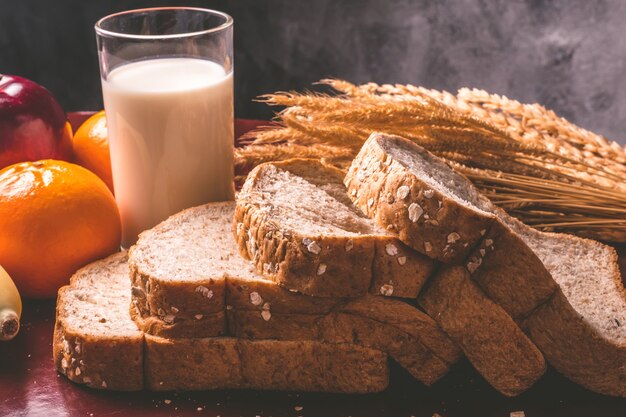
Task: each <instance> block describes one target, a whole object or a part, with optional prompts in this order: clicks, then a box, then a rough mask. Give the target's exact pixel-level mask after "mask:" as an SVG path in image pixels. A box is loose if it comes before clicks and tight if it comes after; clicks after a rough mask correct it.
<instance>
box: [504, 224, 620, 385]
mask: <svg viewBox="0 0 626 417" xmlns="http://www.w3.org/2000/svg"><path fill="white" fill-rule="evenodd" d="M507 221H508V222H509V224H510V225H511V227H512V228H514V229H515V230H516V232H517V233H518V234H519V235H520V236H521V238H522V239H524V241H525V242H526V243H527V244H528V246H529V247H530V248H532V250H533V251H534V252H535V253H536V254H537V255H538V256H539V258H540V259H541V260H542V261H543V263H544V264H545V266H546V268H547V269H548V271H549V272H550V274H551V275H552V277H553V278H554V280H555V282H556V283H557V284H558V286H559V289H558V290H557V291H556V292H555V294H554V295H553V296H552V298H551V299H550V301H549V302H548V303H545V304H543V305H542V306H540V307H539V308H538V309H537V310H535V311H534V312H533V314H532V315H530V317H528V318H527V319H526V320H525V321H524V327H525V328H526V329H527V332H528V334H529V335H530V336H531V337H532V339H533V340H534V341H535V343H536V344H537V346H539V347H540V348H541V350H542V351H543V352H544V354H545V355H546V358H547V359H548V361H549V362H550V364H552V366H554V367H555V368H556V369H557V370H558V371H560V372H561V373H563V374H564V375H565V376H567V377H568V378H570V379H571V380H572V381H574V382H577V383H578V384H580V385H582V386H584V387H586V388H589V389H591V390H593V391H597V392H600V393H603V394H607V395H614V396H621V397H624V396H626V325H625V324H624V323H625V322H626V291H625V290H624V286H623V284H622V277H621V274H620V271H619V266H618V263H617V253H616V252H615V250H614V249H613V248H611V247H608V246H606V245H603V244H601V243H599V242H596V241H593V240H589V239H583V238H580V237H577V236H572V235H567V234H559V233H545V232H540V231H537V230H535V229H532V228H530V227H528V226H526V225H524V224H523V223H521V222H519V221H518V220H516V219H513V218H509V219H507Z"/></svg>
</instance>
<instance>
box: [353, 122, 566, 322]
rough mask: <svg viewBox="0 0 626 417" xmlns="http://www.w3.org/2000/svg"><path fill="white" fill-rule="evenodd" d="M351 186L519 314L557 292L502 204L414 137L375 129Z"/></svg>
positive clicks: (390, 222) (366, 206)
mask: <svg viewBox="0 0 626 417" xmlns="http://www.w3.org/2000/svg"><path fill="white" fill-rule="evenodd" d="M345 183H346V184H347V186H348V189H349V190H350V193H349V195H350V196H352V198H353V199H354V202H355V204H356V205H357V206H359V207H360V208H361V209H362V210H363V211H364V212H365V213H366V214H367V215H368V216H370V217H371V218H373V219H374V220H375V221H376V222H377V223H379V224H380V225H382V226H384V227H386V228H388V229H389V230H391V231H393V232H394V233H395V234H397V236H398V237H399V238H400V240H402V241H403V242H404V243H406V244H407V245H409V246H410V247H412V248H413V249H415V250H417V251H420V252H422V253H424V254H426V255H428V256H431V257H433V258H434V259H439V260H441V261H443V262H449V263H461V262H464V263H465V264H466V266H467V268H468V269H469V270H470V272H472V275H473V278H474V279H475V280H476V281H477V282H479V283H480V285H481V287H482V288H483V289H484V290H485V291H486V292H487V294H489V296H490V297H492V298H494V295H496V294H497V297H496V300H497V301H498V303H499V304H500V305H501V306H502V307H503V308H504V309H505V310H506V311H507V312H509V314H511V316H512V317H513V318H516V319H519V318H523V317H526V316H527V315H528V314H530V312H532V311H533V310H534V309H535V308H536V307H537V306H538V305H540V304H542V303H544V302H546V301H547V300H548V299H549V298H550V297H551V296H552V294H553V293H554V291H555V289H556V285H555V283H554V281H553V280H552V278H551V277H550V274H549V273H548V271H547V270H546V268H545V266H544V265H543V263H542V262H541V260H540V259H539V258H538V257H537V255H536V254H535V253H533V251H532V250H530V248H529V247H528V245H527V244H526V243H525V242H524V241H523V240H522V239H521V238H520V236H519V235H518V234H516V233H515V232H513V231H512V230H511V228H510V227H509V226H508V225H507V224H505V223H504V222H503V221H502V219H501V217H500V215H499V214H496V213H495V211H496V210H497V208H496V207H495V206H494V205H493V204H492V203H491V202H490V201H489V200H488V199H487V198H485V197H484V196H483V195H482V194H480V193H479V192H478V190H477V189H476V188H475V187H474V186H473V185H472V184H471V182H470V181H469V180H468V179H467V178H465V177H464V176H463V175H461V174H459V173H457V172H456V171H454V170H453V169H451V168H450V167H449V166H448V165H446V164H445V163H444V162H443V161H442V160H440V159H439V158H437V157H435V156H434V155H432V154H431V153H429V152H428V151H426V150H425V149H424V148H422V147H420V146H418V145H416V144H414V143H413V142H411V141H408V140H405V139H403V138H399V137H397V136H389V135H383V134H379V133H373V134H372V135H371V136H370V138H369V139H368V140H367V141H366V143H365V144H364V145H363V147H362V149H361V151H360V152H359V154H358V155H357V157H356V158H355V159H354V161H353V163H352V165H351V167H350V169H349V171H348V174H347V175H346V178H345ZM519 294H524V297H519Z"/></svg>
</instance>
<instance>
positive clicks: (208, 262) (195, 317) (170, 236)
mask: <svg viewBox="0 0 626 417" xmlns="http://www.w3.org/2000/svg"><path fill="white" fill-rule="evenodd" d="M233 206H234V203H233V202H225V203H214V204H209V205H204V206H198V207H194V208H190V209H187V210H183V211H181V212H180V213H177V214H175V215H173V216H171V217H170V218H169V219H167V220H165V221H163V222H161V223H160V224H158V225H157V226H155V227H154V228H152V229H150V230H147V231H145V232H143V233H142V234H141V235H140V236H139V239H138V241H137V244H135V246H133V247H132V248H131V249H130V251H129V261H128V264H129V268H130V277H131V281H132V296H133V297H132V298H133V303H134V304H135V306H136V309H137V312H136V313H133V317H134V318H136V321H137V324H138V325H139V327H140V329H141V330H143V331H145V332H146V333H149V334H153V335H156V336H164V337H212V336H219V335H222V334H224V332H225V331H226V322H225V313H224V311H225V304H224V285H225V284H224V283H225V279H226V276H227V275H235V276H243V277H248V278H252V277H255V276H256V275H257V274H256V273H255V272H254V268H253V267H252V266H251V265H250V263H249V262H247V261H246V260H244V259H241V257H240V256H239V255H238V254H237V251H236V248H235V247H234V243H233V239H232V232H231V226H232V221H231V220H230V219H232V214H233ZM225 219H229V220H228V221H225Z"/></svg>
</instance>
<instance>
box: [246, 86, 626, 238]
mask: <svg viewBox="0 0 626 417" xmlns="http://www.w3.org/2000/svg"><path fill="white" fill-rule="evenodd" d="M320 83H321V84H325V85H328V86H330V87H332V88H334V89H335V90H336V91H337V92H338V94H336V95H329V94H319V93H311V92H305V93H297V92H286V93H276V94H270V95H266V96H263V97H261V99H260V100H261V101H263V102H265V103H267V104H269V105H272V106H286V108H285V109H284V110H282V111H281V112H279V113H278V114H277V118H276V119H277V121H278V122H279V126H275V127H272V128H270V129H265V130H260V131H257V132H252V133H251V134H249V135H247V136H246V139H245V140H246V141H251V142H252V143H253V145H251V146H249V147H247V148H243V149H240V150H238V151H237V159H236V163H237V170H238V172H240V173H241V172H245V171H246V170H247V169H250V168H251V167H252V166H254V165H256V164H258V163H261V162H266V161H274V160H282V159H287V158H292V157H313V158H318V159H325V160H326V161H327V162H329V163H331V164H333V165H336V166H338V167H340V168H342V169H345V168H346V167H347V166H348V165H349V163H350V160H351V158H352V157H353V156H354V155H355V154H356V153H357V152H358V150H359V148H360V147H361V145H362V143H363V142H364V141H365V140H366V139H367V137H368V136H369V135H370V133H371V132H373V131H382V132H385V133H389V134H395V135H399V136H403V137H405V138H407V139H410V140H412V141H414V142H416V143H418V144H420V145H422V146H424V147H426V148H427V149H429V150H430V151H432V152H433V153H435V154H437V155H439V156H441V157H443V158H444V159H446V160H447V161H448V163H450V164H451V165H452V166H453V167H454V168H455V169H457V170H459V171H460V172H462V173H464V174H465V175H467V176H468V178H470V180H472V181H473V182H474V183H475V184H476V185H477V186H478V187H479V188H480V189H481V191H482V192H484V193H485V194H486V195H487V196H488V197H489V198H491V199H492V200H493V201H494V202H495V203H496V204H498V205H500V206H501V207H503V208H504V209H506V210H508V211H509V212H510V213H512V214H513V215H515V216H517V217H519V218H520V219H522V220H523V221H526V222H527V223H529V224H531V225H534V226H535V227H540V228H543V229H546V230H557V231H568V232H573V233H577V234H580V235H583V236H589V237H595V238H603V239H605V240H614V241H626V220H624V219H623V218H624V215H625V213H626V181H625V180H626V164H625V163H624V161H626V150H625V149H624V148H623V147H621V146H619V145H617V144H616V143H614V142H610V141H608V140H607V139H606V138H603V137H601V136H598V135H595V134H593V133H591V132H589V131H586V130H584V129H581V128H579V127H577V126H575V125H573V124H571V123H570V122H568V121H567V120H565V119H562V118H560V117H558V116H557V115H556V114H554V112H551V111H549V110H547V109H545V108H544V107H542V106H539V105H536V104H530V105H528V104H521V103H519V102H517V101H515V100H510V99H508V98H506V97H503V96H497V95H492V94H488V93H486V92H484V91H482V90H469V89H461V90H460V91H459V93H458V95H457V96H455V95H453V94H451V93H448V92H445V91H436V90H428V89H425V88H422V87H417V86H412V85H391V84H384V85H378V84H374V83H368V84H363V85H354V84H351V83H349V82H347V81H343V80H336V79H329V80H322V81H320ZM253 138H254V139H253ZM270 144H271V145H270Z"/></svg>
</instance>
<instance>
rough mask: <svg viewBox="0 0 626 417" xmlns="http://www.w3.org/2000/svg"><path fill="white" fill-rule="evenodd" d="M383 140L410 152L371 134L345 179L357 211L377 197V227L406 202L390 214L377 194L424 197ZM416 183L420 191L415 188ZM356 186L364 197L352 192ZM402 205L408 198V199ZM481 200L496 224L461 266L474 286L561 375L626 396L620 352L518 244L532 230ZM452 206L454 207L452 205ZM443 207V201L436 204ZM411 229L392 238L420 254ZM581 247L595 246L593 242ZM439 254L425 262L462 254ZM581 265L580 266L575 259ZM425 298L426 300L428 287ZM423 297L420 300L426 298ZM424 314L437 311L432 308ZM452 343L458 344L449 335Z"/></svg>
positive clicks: (557, 238) (418, 231)
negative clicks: (405, 189)
mask: <svg viewBox="0 0 626 417" xmlns="http://www.w3.org/2000/svg"><path fill="white" fill-rule="evenodd" d="M385 138H391V140H393V141H395V142H397V143H405V145H403V146H407V147H414V148H416V145H414V144H410V145H406V144H407V143H410V142H408V141H406V140H404V139H401V138H397V137H388V136H385V135H381V134H372V136H371V137H370V138H369V139H368V141H367V142H366V144H365V145H364V147H363V149H362V150H361V153H360V154H359V156H357V158H356V159H355V161H354V163H353V165H352V167H351V169H350V172H349V173H348V175H347V177H346V183H347V184H348V188H349V189H350V190H354V191H351V192H350V193H349V195H350V196H352V198H353V199H355V202H356V203H357V205H359V206H360V207H362V206H363V205H364V204H365V206H366V207H367V203H366V202H367V200H368V199H369V198H375V201H376V204H373V208H372V210H370V211H369V212H368V213H369V214H370V215H371V216H373V217H374V218H375V219H377V221H381V222H383V221H389V219H393V218H394V217H393V216H396V214H395V213H399V214H397V216H398V217H402V212H403V211H404V212H406V211H408V209H407V207H406V206H407V204H406V203H405V207H402V206H396V207H395V208H394V207H393V206H392V205H389V204H387V203H386V202H385V200H384V199H382V198H378V195H384V193H385V192H391V193H393V191H394V188H393V187H395V190H396V192H397V190H398V188H399V187H400V185H399V184H400V181H404V182H405V183H407V184H410V186H411V189H410V193H409V195H410V196H413V195H418V196H419V195H420V193H422V195H423V193H424V191H425V190H424V189H422V188H420V187H422V186H423V182H422V183H421V185H420V182H419V181H418V180H419V179H418V178H417V177H416V176H415V175H414V174H412V173H411V171H410V170H409V169H408V168H406V167H404V166H403V165H402V164H400V163H399V162H398V161H395V160H392V158H391V157H390V156H389V155H387V153H386V152H385V151H384V149H382V147H381V146H379V144H378V143H377V141H379V140H385ZM417 152H419V153H420V155H422V154H423V153H427V152H426V151H423V150H418V151H417ZM359 174H361V175H360V176H359ZM357 177H358V178H357ZM415 184H418V185H419V186H418V187H417V189H416V188H415ZM403 185H404V184H403ZM361 188H362V189H363V191H362V192H363V194H358V191H359V190H360V189H361ZM372 196H373V197H372ZM433 198H434V197H433ZM407 201H411V200H409V199H408V198H407ZM481 202H482V203H484V205H485V206H486V207H487V208H488V211H489V212H490V213H492V214H493V215H494V216H495V219H494V220H493V221H491V223H490V224H489V227H487V228H485V229H483V230H484V233H480V234H481V235H482V237H481V238H480V239H478V240H477V241H476V243H475V244H474V245H473V247H472V244H470V245H469V247H471V248H472V249H471V251H470V252H469V254H468V256H467V259H465V260H464V261H463V265H464V266H465V268H467V269H468V271H470V272H471V276H472V280H473V281H474V282H475V283H476V284H478V286H479V287H480V289H481V290H482V291H484V294H485V295H487V296H488V297H489V298H490V299H491V300H492V301H493V302H495V303H496V304H497V305H498V306H500V307H501V308H502V309H503V310H504V311H506V312H507V313H508V314H509V315H510V316H511V317H512V318H513V319H515V320H516V321H517V322H518V323H520V324H521V326H522V329H523V330H524V331H525V332H526V333H527V334H528V335H529V337H530V338H531V339H532V341H533V342H534V343H535V344H536V345H537V347H538V348H539V349H540V350H541V352H542V353H543V354H544V355H545V357H546V359H547V360H548V361H549V362H550V363H551V364H552V365H553V366H554V367H555V368H556V369H557V370H558V371H559V372H561V373H562V374H564V375H565V376H567V377H568V378H570V379H572V380H573V381H575V382H577V383H579V384H581V385H583V386H585V387H587V388H589V389H591V390H593V391H596V392H599V393H603V394H608V395H617V396H626V384H625V383H624V381H625V380H626V346H625V345H624V344H619V343H615V342H612V341H611V340H609V339H607V337H605V336H603V335H602V334H600V332H599V331H598V330H597V329H594V328H593V327H592V326H591V324H590V323H589V322H588V321H587V320H585V319H584V317H583V316H581V314H580V313H579V312H577V310H576V308H574V307H573V306H572V305H571V304H570V302H569V301H568V300H567V297H566V296H565V295H564V294H563V292H562V291H561V289H560V287H559V284H558V280H557V279H556V278H554V277H553V276H552V275H551V273H550V270H551V269H550V267H549V266H546V265H545V264H544V263H543V261H542V259H541V258H540V256H544V255H540V254H538V253H536V252H535V251H534V250H533V249H532V248H531V247H529V244H531V243H529V244H527V243H526V241H524V239H523V238H522V234H527V233H529V232H528V230H532V229H530V228H529V227H528V226H526V225H523V224H522V223H521V222H519V221H518V220H516V219H514V218H511V217H510V216H509V215H508V214H507V213H505V212H504V211H503V210H502V209H500V208H498V207H496V206H494V205H493V204H491V203H488V202H487V203H485V202H484V201H482V200H481ZM452 203H455V204H458V203H456V202H454V201H452ZM409 204H410V203H409ZM443 205H445V202H444V203H442V206H443ZM394 210H395V212H394ZM466 214H467V213H466ZM459 215H460V216H461V217H460V220H461V221H463V220H464V216H465V214H463V211H462V210H461V211H459ZM405 217H406V216H405ZM437 219H439V214H437ZM405 220H406V219H405ZM451 220H453V219H451ZM405 223H406V221H405ZM405 223H400V224H405ZM383 224H385V223H383ZM419 225H420V223H419V222H417V226H419ZM410 226H411V224H409V225H408V226H406V227H404V226H403V227H401V228H400V230H397V233H399V236H400V238H401V240H403V241H405V243H407V244H409V245H410V246H412V247H414V248H415V249H416V250H420V245H419V243H420V240H419V239H424V238H423V237H422V236H430V235H429V233H430V231H429V229H428V228H426V227H422V228H419V227H417V228H413V229H411V228H410ZM474 227H475V226H474ZM394 230H395V229H394ZM533 233H535V234H537V236H536V239H539V240H542V241H543V240H546V241H551V242H550V243H551V244H553V245H554V246H556V247H559V246H562V247H563V248H564V249H565V248H567V246H568V245H570V244H571V245H573V244H574V243H576V242H577V241H580V240H583V239H581V238H578V237H574V236H569V235H564V234H563V235H557V234H554V233H543V232H537V231H533ZM412 236H413V237H412ZM411 239H415V240H411ZM428 239H431V237H428ZM412 242H413V243H412ZM415 242H417V243H415ZM530 242H532V240H531V241H530ZM579 243H580V242H579ZM583 243H585V244H587V245H601V244H600V243H598V242H593V241H587V242H583ZM443 252H445V251H441V250H435V246H433V253H432V254H431V256H433V257H435V258H437V259H442V260H446V261H450V262H458V261H460V260H462V259H463V257H462V256H460V255H459V258H458V259H456V258H452V257H446V256H445V253H443ZM609 252H610V254H609V258H610V259H609V260H608V262H609V263H610V264H611V265H613V266H614V268H613V270H614V273H613V274H612V275H611V277H609V278H610V279H612V280H614V281H615V283H616V285H615V291H618V293H619V294H617V295H618V296H619V297H621V298H622V299H626V291H625V290H624V288H623V285H622V282H621V277H620V276H619V272H618V268H617V256H616V254H615V251H614V250H612V249H611V250H610V251H609ZM563 256H568V255H567V251H564V253H563ZM549 262H554V260H548V263H549ZM581 262H585V261H583V260H581ZM559 273H560V274H562V273H563V272H562V271H561V272H559ZM435 279H437V278H435ZM429 288H430V287H429ZM581 291H584V289H581ZM425 293H426V294H428V289H427V290H426V291H425ZM442 295H445V294H442ZM421 299H422V300H423V299H424V295H422V298H421ZM599 308H603V306H599ZM427 311H428V309H427ZM428 312H429V313H432V314H435V313H437V311H432V310H431V311H428ZM438 320H439V319H438ZM440 324H441V322H440ZM442 327H443V328H444V329H446V327H445V326H444V325H443V324H442ZM451 336H452V335H451ZM453 339H454V340H455V341H456V339H455V338H454V337H453ZM467 353H468V352H467V351H466V354H467ZM468 356H470V355H468ZM478 359H480V358H478Z"/></svg>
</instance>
